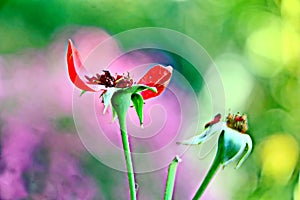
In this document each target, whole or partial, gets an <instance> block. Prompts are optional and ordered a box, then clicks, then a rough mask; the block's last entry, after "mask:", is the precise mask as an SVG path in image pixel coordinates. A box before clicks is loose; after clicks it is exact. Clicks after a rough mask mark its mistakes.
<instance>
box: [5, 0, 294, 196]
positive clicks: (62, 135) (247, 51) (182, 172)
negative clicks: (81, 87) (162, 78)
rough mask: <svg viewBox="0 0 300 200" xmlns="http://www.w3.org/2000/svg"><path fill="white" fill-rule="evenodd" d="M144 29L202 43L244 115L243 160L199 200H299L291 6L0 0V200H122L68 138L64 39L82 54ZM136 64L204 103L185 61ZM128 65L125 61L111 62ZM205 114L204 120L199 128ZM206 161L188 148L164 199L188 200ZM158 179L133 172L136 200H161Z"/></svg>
mask: <svg viewBox="0 0 300 200" xmlns="http://www.w3.org/2000/svg"><path fill="white" fill-rule="evenodd" d="M149 26H150V27H164V28H169V29H173V30H177V31H180V32H182V33H184V34H186V35H188V36H190V37H191V38H193V39H194V40H196V41H197V42H198V43H199V44H201V45H202V46H203V47H204V48H205V49H206V50H207V52H208V54H209V55H210V56H211V57H212V59H213V60H214V61H215V63H216V65H217V67H218V69H219V72H220V76H221V77H222V81H223V83H224V88H225V94H226V108H227V109H231V110H232V111H233V112H236V111H241V112H245V113H247V114H248V117H249V127H250V130H249V134H250V135H251V136H252V138H253V141H254V150H253V153H252V154H251V156H250V157H249V159H248V160H247V161H246V162H245V164H244V165H243V166H242V167H241V168H240V169H238V170H235V169H233V167H231V166H230V167H227V168H225V169H224V170H222V171H220V172H219V173H218V175H217V176H216V178H215V179H214V181H213V182H212V183H211V184H210V185H209V187H208V189H207V190H206V192H205V195H204V199H241V200H243V199H253V200H254V199H274V200H276V199H278V200H282V199H292V198H294V199H300V180H299V171H300V162H299V159H300V158H299V144H300V134H299V131H300V125H299V124H300V123H299V121H300V68H299V63H300V1H299V0H282V1H279V0H252V1H248V0H225V1H218V0H199V1H188V0H187V1H185V0H177V1H161V0H160V1H157V0H154V1H139V2H135V1H129V0H127V1H120V0H114V1H106V0H102V1H96V0H88V1H79V0H77V1H71V0H68V1H59V0H52V1H34V0H28V1H23V0H1V1H0V111H1V112H0V137H1V138H0V141H1V146H0V147H1V148H0V150H1V151H0V152H1V154H0V155H1V157H0V199H5V200H9V199H95V200H98V199H126V198H127V181H126V175H125V174H124V173H122V172H119V171H117V170H114V169H111V168H109V167H107V166H105V165H103V164H102V163H101V162H99V161H98V160H96V159H95V158H94V157H92V156H91V155H90V154H89V153H88V152H87V151H86V149H85V148H84V146H83V145H82V143H81V141H80V139H79V137H78V135H77V132H76V129H75V126H74V122H73V117H72V92H73V86H72V85H71V83H70V81H69V79H68V77H67V74H66V65H65V58H64V56H65V49H66V40H67V39H68V38H70V37H72V38H73V40H74V42H75V43H76V46H77V48H78V49H79V51H80V52H81V54H82V57H86V56H87V54H88V53H89V51H90V50H91V49H92V48H93V47H94V46H95V45H97V44H98V43H99V42H100V41H102V40H104V39H105V38H107V37H109V36H110V35H114V34H117V33H120V32H122V31H126V30H129V29H133V28H138V27H149ZM174 42H176V41H174ZM137 55H138V57H139V58H141V56H142V57H143V58H144V59H146V60H148V61H149V62H150V61H152V60H153V61H155V62H158V61H159V62H161V63H163V64H172V65H173V66H174V67H175V69H177V70H178V71H179V72H180V73H182V74H183V75H184V76H186V78H187V79H188V81H189V82H190V84H191V85H192V87H193V89H194V91H195V93H196V95H197V96H198V98H199V101H201V102H205V98H206V97H205V95H203V93H202V92H203V90H204V89H203V87H204V85H205V83H203V81H202V79H201V77H198V76H193V74H194V71H193V68H192V67H191V66H190V64H189V63H188V62H186V61H185V60H184V59H182V58H180V57H178V56H176V55H174V54H170V53H168V52H150V53H149V52H142V54H137ZM134 61H135V55H134V54H133V55H130V56H129V58H127V59H125V60H124V61H122V62H120V63H119V64H122V65H130V64H132V63H134ZM202 98H203V99H204V100H202ZM202 106H205V105H202ZM175 114H176V113H175ZM201 114H202V113H201ZM212 115H214V113H213V114H203V115H202V116H205V117H203V121H201V123H202V124H200V125H199V127H202V126H203V124H204V123H205V122H206V121H208V120H210V118H211V117H212ZM86 120H87V123H88V116H87V117H86ZM160 141H161V142H166V141H165V140H163V139H162V140H157V141H155V142H154V145H157V146H160V145H161V144H160ZM152 147H153V146H150V147H149V148H150V149H151V148H152ZM112 159H113V158H112ZM157 159H162V158H157ZM211 159H212V155H209V156H208V157H206V158H205V159H200V158H199V148H198V147H196V148H194V149H191V151H190V152H189V156H187V158H185V159H184V162H182V163H181V164H180V166H179V169H178V177H177V182H176V188H175V197H174V199H189V198H191V196H192V194H193V193H194V191H195V190H196V189H197V187H198V185H199V184H200V182H201V181H202V178H203V176H204V174H205V172H206V170H207V167H208V166H209V163H210V161H211ZM152 162H155V160H153V161H152ZM203 163H204V164H203ZM166 171H167V170H166V168H165V169H161V170H159V171H155V172H149V173H145V174H138V175H137V180H138V182H139V186H140V187H139V195H140V198H141V199H143V200H144V199H149V200H150V199H161V198H162V196H163V185H164V181H165V177H166Z"/></svg>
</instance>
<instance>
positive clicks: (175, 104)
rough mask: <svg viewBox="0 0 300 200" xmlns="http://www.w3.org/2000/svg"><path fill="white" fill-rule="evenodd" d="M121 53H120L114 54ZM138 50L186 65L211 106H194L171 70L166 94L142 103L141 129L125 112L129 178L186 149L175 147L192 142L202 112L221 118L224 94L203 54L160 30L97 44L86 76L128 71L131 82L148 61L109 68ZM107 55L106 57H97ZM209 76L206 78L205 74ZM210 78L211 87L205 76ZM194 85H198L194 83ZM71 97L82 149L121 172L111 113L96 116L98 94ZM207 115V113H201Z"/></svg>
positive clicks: (184, 82)
mask: <svg viewBox="0 0 300 200" xmlns="http://www.w3.org/2000/svg"><path fill="white" fill-rule="evenodd" d="M119 48H121V50H120V49H119ZM143 49H157V50H162V51H165V52H170V53H173V54H176V55H178V56H180V57H181V58H183V59H185V60H186V61H188V62H189V63H190V64H191V65H192V66H193V67H194V68H195V69H196V71H197V73H198V74H199V75H200V76H201V77H202V78H203V80H204V83H205V87H206V88H207V90H208V91H209V95H210V97H211V103H210V104H209V105H200V101H199V98H198V97H197V95H196V94H195V91H194V90H193V88H192V86H191V85H190V84H189V78H192V76H194V74H191V75H190V77H189V76H183V75H182V74H181V73H180V71H178V70H177V69H176V68H174V70H173V75H172V79H171V82H170V84H169V86H168V88H167V89H166V91H165V92H164V93H163V94H162V95H161V96H159V97H157V98H153V99H150V100H147V101H146V104H145V106H144V107H145V108H144V116H145V128H144V129H141V128H140V127H138V126H137V125H138V121H137V119H136V118H135V113H134V112H135V111H134V109H129V112H128V118H127V126H128V134H129V136H130V141H131V147H132V157H133V161H134V170H135V173H146V172H151V171H155V170H159V169H161V168H164V167H166V166H167V165H169V163H170V161H171V160H172V159H173V158H174V157H175V155H179V156H182V155H183V153H184V152H185V151H186V150H187V148H188V147H187V146H182V145H177V144H176V142H178V141H181V140H183V139H186V138H188V137H192V136H194V135H196V134H197V133H198V131H199V126H198V125H199V123H200V121H199V119H200V116H201V115H202V114H203V113H202V112H201V110H202V108H203V107H205V106H210V107H211V113H213V114H215V113H217V112H218V113H222V114H223V113H225V93H224V88H223V83H222V81H221V78H220V75H219V72H218V70H217V68H216V66H215V64H214V62H213V60H212V59H211V58H210V57H209V55H208V54H207V52H206V51H205V49H204V48H203V47H202V46H201V45H200V44H198V43H197V42H196V41H195V40H193V39H192V38H190V37H189V36H187V35H185V34H182V33H180V32H177V31H174V30H170V29H165V28H154V27H150V28H149V27H148V28H137V29H132V30H128V31H125V32H122V33H119V34H117V35H114V36H113V37H111V38H108V39H107V40H105V41H103V42H101V43H100V44H99V45H98V46H97V47H96V48H95V49H94V50H93V51H92V52H91V53H90V54H89V56H88V57H87V59H86V60H85V61H84V65H85V67H86V68H87V70H88V71H89V72H90V73H91V74H94V73H98V72H100V71H101V70H103V69H108V70H110V71H111V72H113V73H116V72H118V73H123V72H127V71H128V72H129V73H130V74H131V75H133V78H134V80H135V81H138V80H139V78H140V77H141V76H142V75H143V74H144V73H145V72H146V71H147V70H148V69H149V68H150V67H151V66H153V65H155V64H157V63H155V60H154V61H153V62H152V63H149V60H139V57H138V56H137V57H136V59H137V60H139V62H135V63H134V64H132V63H131V64H130V65H127V66H116V65H112V63H114V62H115V61H116V60H118V58H120V57H122V55H124V54H127V53H129V52H132V51H138V50H143ZM104 52H105V53H107V52H112V53H111V54H105V55H106V56H103V54H104ZM207 72H209V74H207ZM210 76H214V77H215V78H214V79H213V80H214V81H213V82H211V81H210V80H212V79H210V78H209V77H210ZM199 84H200V83H199ZM80 92H81V91H80V90H78V89H74V92H73V116H74V121H75V124H76V128H77V131H78V134H79V136H80V138H81V140H82V142H83V144H84V145H85V147H86V148H87V150H88V151H89V152H90V153H91V154H92V155H93V156H94V157H95V158H97V159H98V160H99V161H100V162H102V163H103V164H105V165H107V166H109V167H111V168H113V169H116V170H119V171H126V167H125V164H124V155H123V150H122V148H121V137H120V133H119V128H118V123H117V122H114V123H112V122H111V119H112V118H111V112H108V113H106V114H105V115H103V114H102V109H103V105H102V104H101V100H100V99H99V93H86V94H84V96H82V97H80ZM205 110H207V108H205Z"/></svg>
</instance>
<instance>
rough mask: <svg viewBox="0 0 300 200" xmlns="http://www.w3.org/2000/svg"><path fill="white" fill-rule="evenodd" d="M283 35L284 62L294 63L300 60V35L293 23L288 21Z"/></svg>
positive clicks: (287, 63) (286, 63)
mask: <svg viewBox="0 0 300 200" xmlns="http://www.w3.org/2000/svg"><path fill="white" fill-rule="evenodd" d="M282 36H283V41H282V44H283V62H284V64H285V65H292V66H293V64H294V63H299V61H300V35H299V34H298V33H297V32H296V30H295V28H294V27H293V26H291V24H288V23H286V24H285V25H284V28H283V32H282Z"/></svg>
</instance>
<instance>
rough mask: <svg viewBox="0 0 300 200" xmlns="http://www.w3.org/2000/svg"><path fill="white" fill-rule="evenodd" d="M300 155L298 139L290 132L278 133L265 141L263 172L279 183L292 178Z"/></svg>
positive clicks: (262, 152)
mask: <svg viewBox="0 0 300 200" xmlns="http://www.w3.org/2000/svg"><path fill="white" fill-rule="evenodd" d="M298 156H299V147H298V143H297V141H296V140H295V139H294V138H293V137H292V136H291V135H288V134H276V135H273V136H271V137H269V138H268V139H266V141H264V143H263V145H262V149H261V160H262V173H263V175H264V176H265V177H268V178H271V179H272V180H274V181H275V182H276V183H278V184H283V185H284V184H286V183H287V181H288V180H289V179H290V177H291V175H292V173H293V171H294V168H295V166H296V163H297V160H298Z"/></svg>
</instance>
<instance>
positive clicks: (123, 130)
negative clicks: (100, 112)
mask: <svg viewBox="0 0 300 200" xmlns="http://www.w3.org/2000/svg"><path fill="white" fill-rule="evenodd" d="M118 118H119V123H120V129H121V135H122V143H123V150H124V156H125V162H126V168H127V176H128V183H129V191H130V199H131V200H136V189H135V187H136V185H135V178H134V171H133V164H132V158H131V151H130V145H129V140H128V134H127V128H126V113H125V114H120V115H118Z"/></svg>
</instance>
